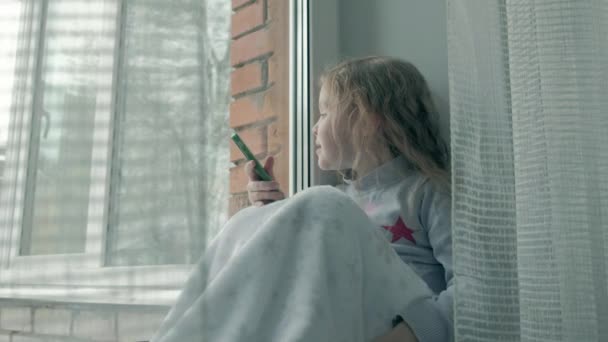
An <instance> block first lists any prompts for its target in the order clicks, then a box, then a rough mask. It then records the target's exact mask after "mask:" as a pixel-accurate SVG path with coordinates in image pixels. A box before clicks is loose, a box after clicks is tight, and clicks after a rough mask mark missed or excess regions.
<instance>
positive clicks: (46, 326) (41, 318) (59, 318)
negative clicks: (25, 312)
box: [34, 308, 72, 336]
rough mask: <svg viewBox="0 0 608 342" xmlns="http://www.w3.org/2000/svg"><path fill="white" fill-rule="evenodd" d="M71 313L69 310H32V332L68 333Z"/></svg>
mask: <svg viewBox="0 0 608 342" xmlns="http://www.w3.org/2000/svg"><path fill="white" fill-rule="evenodd" d="M71 319H72V313H71V311H69V310H61V309H47V308H39V309H36V310H35V311H34V332H36V333H39V334H50V335H66V336H67V335H69V334H70V323H71Z"/></svg>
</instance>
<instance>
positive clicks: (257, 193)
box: [245, 157, 285, 207]
mask: <svg viewBox="0 0 608 342" xmlns="http://www.w3.org/2000/svg"><path fill="white" fill-rule="evenodd" d="M254 166H255V163H254V162H253V161H252V160H251V161H248V162H247V164H245V172H246V173H247V177H249V183H247V193H248V194H249V202H251V204H253V205H255V206H257V207H261V206H263V205H264V204H268V203H272V202H274V201H279V200H282V199H284V198H285V195H284V194H283V192H282V191H281V189H279V183H277V182H275V181H270V182H266V181H262V180H260V176H258V175H257V174H256V173H255V171H254ZM273 166H274V158H273V157H267V158H266V159H265V160H264V169H265V170H266V172H268V174H269V175H270V177H272V179H274V172H273V170H272V167H273Z"/></svg>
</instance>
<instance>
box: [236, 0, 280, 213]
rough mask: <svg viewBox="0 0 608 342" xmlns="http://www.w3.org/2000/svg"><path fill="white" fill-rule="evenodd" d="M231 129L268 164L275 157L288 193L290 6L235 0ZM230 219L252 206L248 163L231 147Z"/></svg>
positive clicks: (268, 0) (277, 171) (261, 0)
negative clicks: (249, 198) (233, 164)
mask: <svg viewBox="0 0 608 342" xmlns="http://www.w3.org/2000/svg"><path fill="white" fill-rule="evenodd" d="M232 8H233V14H232V43H231V58H230V60H231V63H232V66H233V71H232V76H231V92H232V93H231V94H232V103H231V105H230V126H231V127H232V128H234V129H235V130H236V131H237V132H238V133H239V135H240V136H241V138H242V139H243V140H244V141H245V143H247V145H248V146H249V147H250V148H251V150H252V152H253V153H254V154H255V155H256V156H257V157H258V158H259V159H260V160H263V159H264V158H265V157H266V156H269V155H272V156H274V157H275V167H274V171H275V176H276V180H277V181H278V182H279V184H281V189H282V190H283V192H285V193H287V191H288V185H289V184H288V181H289V83H288V82H289V2H288V1H285V0H232ZM230 160H231V161H232V162H234V163H235V165H236V166H235V167H233V168H231V169H230V194H231V196H230V206H229V211H230V215H232V214H234V213H235V212H237V211H238V210H239V209H242V208H244V207H246V206H248V205H249V202H248V200H247V189H246V186H247V176H246V175H245V172H244V170H243V164H244V163H245V160H244V159H243V157H242V154H241V153H240V151H239V150H238V149H237V148H236V146H234V144H232V143H230Z"/></svg>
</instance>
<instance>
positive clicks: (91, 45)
mask: <svg viewBox="0 0 608 342" xmlns="http://www.w3.org/2000/svg"><path fill="white" fill-rule="evenodd" d="M112 4H114V5H113V6H114V8H115V7H116V0H114V1H110V0H108V1H105V0H104V1H101V0H97V1H85V0H53V1H49V2H48V8H47V10H46V13H44V12H43V16H44V17H45V19H44V22H43V24H44V25H45V26H43V27H44V31H42V32H43V33H42V36H41V39H42V42H43V44H42V46H41V55H40V56H41V59H40V60H39V67H38V68H39V69H38V71H37V75H35V76H34V77H35V79H36V85H37V87H36V91H35V94H34V95H35V100H34V102H35V104H34V113H33V120H32V122H33V124H32V135H31V139H32V140H31V143H30V159H29V165H28V184H27V186H26V189H27V190H26V191H27V192H26V206H25V212H24V226H23V234H22V239H21V254H23V255H33V254H64V253H82V252H84V250H85V244H86V232H87V224H88V223H89V218H88V208H89V190H90V185H91V170H92V169H91V168H92V166H93V159H92V151H93V148H94V144H104V143H106V144H107V141H106V142H103V141H94V139H93V134H94V131H95V129H102V128H100V127H97V128H96V127H95V122H96V119H99V117H98V116H100V115H102V116H105V117H106V118H108V117H109V114H110V102H109V97H108V96H107V95H108V94H109V93H110V92H111V77H112V64H111V60H112V58H113V41H114V33H115V31H114V27H115V25H116V18H115V16H114V15H107V14H108V12H106V11H107V8H108V6H112ZM105 129H106V130H107V127H106V128H105ZM96 167H104V166H103V165H96ZM96 200H103V199H96Z"/></svg>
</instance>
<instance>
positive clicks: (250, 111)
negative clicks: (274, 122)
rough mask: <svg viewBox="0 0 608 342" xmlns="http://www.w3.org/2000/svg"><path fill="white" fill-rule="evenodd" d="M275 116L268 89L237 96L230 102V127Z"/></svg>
mask: <svg viewBox="0 0 608 342" xmlns="http://www.w3.org/2000/svg"><path fill="white" fill-rule="evenodd" d="M275 117H276V114H275V111H274V110H273V106H272V103H271V101H270V98H269V96H268V91H264V92H260V93H255V94H251V95H248V96H245V97H242V98H239V99H238V100H236V101H234V102H232V103H231V104H230V127H232V128H237V127H241V126H245V125H250V124H252V123H255V122H258V121H262V120H266V119H270V118H275Z"/></svg>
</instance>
